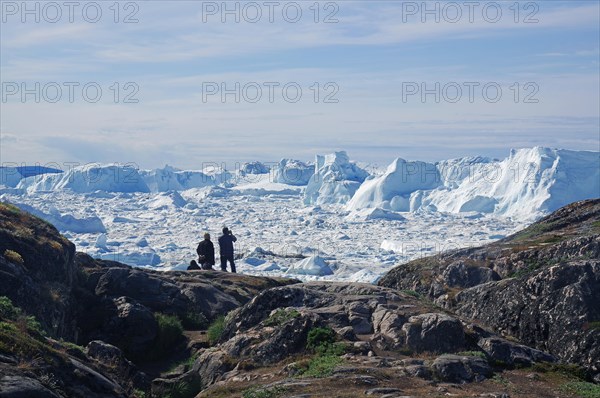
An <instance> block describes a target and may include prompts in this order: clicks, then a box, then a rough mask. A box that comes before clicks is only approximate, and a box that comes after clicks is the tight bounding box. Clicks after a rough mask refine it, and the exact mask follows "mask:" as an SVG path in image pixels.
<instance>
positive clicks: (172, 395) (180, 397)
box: [160, 380, 202, 398]
mask: <svg viewBox="0 0 600 398" xmlns="http://www.w3.org/2000/svg"><path fill="white" fill-rule="evenodd" d="M201 390H202V383H201V382H200V381H199V380H197V381H193V382H191V383H185V382H183V381H181V382H179V383H176V384H174V385H173V386H172V387H171V388H170V389H167V390H165V391H162V393H161V394H160V397H161V398H193V397H195V396H196V395H197V394H198V393H199V392H200V391H201Z"/></svg>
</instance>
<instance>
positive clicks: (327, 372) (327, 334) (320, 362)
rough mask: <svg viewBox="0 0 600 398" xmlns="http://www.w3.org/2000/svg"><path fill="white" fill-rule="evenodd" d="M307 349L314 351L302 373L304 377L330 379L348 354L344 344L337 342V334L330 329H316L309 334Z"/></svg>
mask: <svg viewBox="0 0 600 398" xmlns="http://www.w3.org/2000/svg"><path fill="white" fill-rule="evenodd" d="M306 348H307V349H308V350H311V351H313V352H314V353H315V354H316V355H315V356H313V357H312V358H311V359H310V360H309V361H308V363H307V364H306V367H305V369H303V370H302V371H301V372H300V375H301V376H304V377H317V378H320V377H328V376H331V374H332V373H333V371H334V370H335V368H336V367H337V366H338V365H339V364H341V363H342V362H343V360H342V358H340V356H341V355H343V354H344V352H346V346H345V344H343V343H336V342H335V332H334V331H333V330H332V329H330V328H321V327H316V328H312V329H311V330H309V332H308V336H307V338H306Z"/></svg>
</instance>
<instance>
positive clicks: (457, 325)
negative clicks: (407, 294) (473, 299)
mask: <svg viewBox="0 0 600 398" xmlns="http://www.w3.org/2000/svg"><path fill="white" fill-rule="evenodd" d="M402 330H403V331H404V333H405V334H406V346H407V347H408V348H410V349H412V350H414V351H417V352H423V351H428V352H437V353H446V352H457V351H460V350H463V349H464V348H465V333H464V331H463V326H462V323H461V322H460V321H459V320H458V319H456V318H454V317H451V316H449V315H445V314H438V313H429V314H421V315H417V316H413V317H410V318H409V320H408V323H406V324H404V326H402Z"/></svg>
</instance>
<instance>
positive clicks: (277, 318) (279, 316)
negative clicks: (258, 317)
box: [263, 308, 300, 326]
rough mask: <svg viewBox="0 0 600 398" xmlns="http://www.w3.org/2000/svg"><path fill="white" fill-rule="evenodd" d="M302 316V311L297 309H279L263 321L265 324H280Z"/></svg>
mask: <svg viewBox="0 0 600 398" xmlns="http://www.w3.org/2000/svg"><path fill="white" fill-rule="evenodd" d="M299 316H300V313H299V312H298V311H297V310H295V309H290V310H286V309H281V308H280V309H278V310H277V311H275V312H274V313H273V314H271V316H269V317H268V318H267V319H265V321H264V322H263V325H265V326H280V325H283V324H284V323H286V322H287V321H290V320H292V319H294V318H297V317H299Z"/></svg>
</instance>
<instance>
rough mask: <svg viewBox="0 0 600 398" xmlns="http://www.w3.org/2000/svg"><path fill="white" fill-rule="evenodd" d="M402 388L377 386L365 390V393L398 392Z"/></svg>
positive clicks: (400, 391)
mask: <svg viewBox="0 0 600 398" xmlns="http://www.w3.org/2000/svg"><path fill="white" fill-rule="evenodd" d="M400 393H402V390H400V389H398V388H389V387H379V388H371V389H369V390H367V391H365V395H383V394H400Z"/></svg>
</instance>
